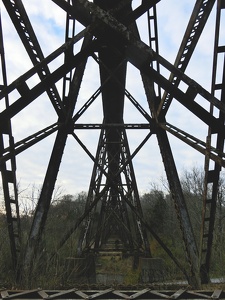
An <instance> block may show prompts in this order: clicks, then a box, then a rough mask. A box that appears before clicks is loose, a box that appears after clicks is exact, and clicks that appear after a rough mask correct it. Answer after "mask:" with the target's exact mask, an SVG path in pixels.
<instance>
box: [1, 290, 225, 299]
mask: <svg viewBox="0 0 225 300" xmlns="http://www.w3.org/2000/svg"><path fill="white" fill-rule="evenodd" d="M0 294H1V297H0V299H1V300H3V299H15V300H19V299H32V300H39V299H65V300H67V299H68V300H69V299H80V300H82V299H84V300H87V299H102V300H109V299H118V300H120V299H122V300H123V299H137V300H140V299H157V300H165V299H168V300H169V299H180V300H186V299H187V300H189V299H190V300H191V299H221V300H222V299H225V291H223V290H211V291H207V290H199V291H191V290H190V291H189V290H186V289H179V290H152V289H150V288H145V289H140V290H133V289H130V290H129V289H124V290H119V289H113V288H109V289H102V290H98V289H92V288H91V289H88V290H87V289H82V290H80V289H77V288H72V289H69V290H43V289H36V290H26V291H10V290H3V291H1V292H0Z"/></svg>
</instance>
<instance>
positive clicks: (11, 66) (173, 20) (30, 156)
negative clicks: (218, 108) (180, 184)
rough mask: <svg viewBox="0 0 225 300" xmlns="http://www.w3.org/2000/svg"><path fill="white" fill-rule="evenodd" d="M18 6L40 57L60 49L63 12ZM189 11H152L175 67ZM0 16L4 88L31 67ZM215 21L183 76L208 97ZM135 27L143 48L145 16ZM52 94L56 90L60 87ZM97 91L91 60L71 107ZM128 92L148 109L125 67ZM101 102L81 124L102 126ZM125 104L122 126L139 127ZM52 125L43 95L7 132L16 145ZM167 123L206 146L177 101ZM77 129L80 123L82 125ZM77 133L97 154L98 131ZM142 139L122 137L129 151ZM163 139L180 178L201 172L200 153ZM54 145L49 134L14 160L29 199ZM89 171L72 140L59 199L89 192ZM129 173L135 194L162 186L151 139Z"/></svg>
mask: <svg viewBox="0 0 225 300" xmlns="http://www.w3.org/2000/svg"><path fill="white" fill-rule="evenodd" d="M139 2H140V1H135V0H133V3H134V5H138V4H139ZM23 3H24V6H25V8H26V9H27V12H28V15H29V17H30V20H31V21H32V25H33V27H34V29H35V32H36V34H37V37H38V40H39V42H40V45H41V47H42V50H43V52H44V55H45V56H46V55H48V54H50V53H51V52H52V51H54V50H55V49H56V48H57V47H59V46H60V45H61V44H62V43H63V42H64V26H65V13H64V12H63V11H62V10H61V9H60V8H58V7H57V5H55V4H54V3H53V2H52V1H50V0H32V1H31V0H24V1H23ZM194 4H195V1H194V0H182V1H180V0H161V1H160V2H159V4H158V5H157V14H158V29H159V49H160V54H161V55H162V56H163V57H165V58H166V59H167V60H169V61H170V62H171V63H173V62H174V60H175V57H176V53H177V51H178V49H179V46H180V43H181V40H182V37H183V34H184V32H185V29H186V26H187V23H188V20H189V18H190V15H191V12H192V10H193V7H194ZM1 13H2V23H3V30H4V41H5V54H6V63H7V76H8V83H11V82H12V81H13V80H15V79H16V78H17V77H18V76H20V75H21V74H23V73H24V72H25V71H27V70H28V69H29V68H31V66H32V65H31V63H30V61H29V58H28V57H27V54H26V52H25V50H24V49H23V46H22V44H21V42H20V41H19V39H18V37H17V34H16V31H15V29H14V28H13V26H12V24H11V22H10V20H9V18H8V16H7V14H6V12H5V9H4V7H2V9H1ZM214 20H215V10H214V11H213V12H212V15H211V17H210V18H209V20H208V23H207V25H206V28H205V30H204V32H203V35H202V37H201V39H200V41H199V44H198V46H197V48H196V51H195V53H194V55H193V58H192V60H191V62H190V64H189V66H188V68H187V72H186V74H187V75H188V76H190V77H191V78H193V79H194V80H196V81H197V82H198V83H200V84H201V85H202V86H203V87H204V88H205V89H207V90H208V91H210V85H211V70H212V51H213V46H212V45H213V38H214V26H215V24H214V23H215V21H214ZM138 26H139V30H140V32H141V37H142V38H143V40H144V41H145V40H146V28H147V22H146V16H144V17H142V18H141V19H140V20H139V21H138ZM79 30H81V27H80V26H78V27H77V31H79ZM55 67H57V62H55V63H53V64H52V65H51V68H52V70H53V69H54V68H55ZM35 82H36V79H35V78H32V80H30V82H29V84H30V85H32V84H34V83H35ZM58 87H59V88H60V83H59V84H58ZM98 87H99V75H98V66H97V65H96V64H95V63H94V62H93V60H89V61H88V66H87V68H86V73H85V77H84V80H83V86H82V88H81V91H80V94H79V99H78V100H79V101H78V106H77V108H79V107H80V106H81V105H82V103H84V101H86V100H87V99H88V98H89V97H90V96H91V95H92V93H93V92H94V91H95V90H96V89H97V88H98ZM127 89H128V91H129V92H130V93H131V94H132V95H133V96H134V97H135V99H136V100H137V101H139V103H140V104H141V105H142V106H143V107H144V108H145V109H146V110H147V103H146V100H145V94H144V90H143V86H142V82H141V78H140V75H139V72H138V71H137V70H136V69H135V68H134V67H133V66H131V65H129V66H128V77H127ZM14 99H16V95H12V100H11V101H14ZM100 103H101V99H100V98H98V99H97V100H96V102H95V103H94V105H93V106H92V107H91V108H90V110H89V111H88V112H87V113H86V114H85V115H84V118H83V121H84V122H96V123H100V122H101V121H102V113H101V107H100ZM125 103H126V104H125V115H124V119H125V122H128V123H129V122H130V123H136V122H138V121H139V120H140V121H141V120H142V118H140V116H139V114H138V113H137V112H136V110H135V109H133V108H132V106H131V104H130V103H129V101H127V100H126V101H125ZM56 120H57V117H56V114H55V112H54V110H53V109H52V107H51V105H50V103H49V100H48V99H47V97H46V95H42V96H41V97H39V98H38V99H37V100H35V101H34V102H33V103H32V104H31V105H30V106H29V107H27V108H26V109H24V111H22V112H21V113H19V114H18V115H17V116H15V117H14V118H13V120H12V125H13V134H14V138H15V141H18V140H20V139H22V138H24V137H26V136H28V135H29V134H32V133H33V132H35V131H37V130H39V129H41V128H43V127H45V126H48V125H50V124H51V123H53V122H55V121H56ZM87 120H88V121H87ZM167 121H168V122H170V123H172V124H173V125H175V126H176V127H178V128H181V129H183V130H185V131H187V132H189V133H190V134H193V135H195V136H196V137H198V138H200V139H202V140H205V137H206V134H207V126H206V125H204V124H203V123H202V122H201V121H199V120H198V119H197V118H196V117H194V116H193V115H192V114H191V113H190V112H188V111H187V110H186V109H184V108H183V107H182V106H181V105H180V104H179V103H178V102H177V101H175V100H174V101H173V103H172V105H171V107H170V110H169V112H168V115H167ZM80 122H82V120H81V121H80ZM78 134H79V136H80V138H81V139H82V141H83V142H84V143H86V144H87V146H88V148H89V149H90V151H91V152H92V154H93V155H95V151H96V147H97V141H98V134H99V132H94V131H91V132H90V131H82V132H79V133H78ZM146 134H147V132H140V131H138V132H131V131H129V132H128V138H129V140H130V148H131V152H132V151H133V150H134V149H135V148H136V147H137V146H138V144H139V143H140V142H141V140H142V138H143V137H144V136H145V135H146ZM169 138H170V141H171V146H172V149H173V152H174V158H175V161H176V163H177V167H178V171H179V172H181V173H182V171H183V170H184V169H189V168H192V167H193V166H196V165H198V166H199V167H203V164H204V157H203V156H202V155H201V154H200V153H198V152H196V151H195V150H193V149H191V148H190V147H188V146H187V145H185V144H184V143H182V142H181V141H179V140H177V139H176V138H174V137H171V136H170V135H169ZM53 142H54V135H53V136H50V137H49V138H47V139H46V140H44V141H42V142H40V143H39V144H37V145H35V146H33V147H31V148H30V149H29V150H27V151H26V152H24V153H22V154H19V155H18V156H17V170H18V172H17V179H18V182H19V186H20V189H21V190H26V193H29V191H30V189H31V187H32V186H33V185H35V186H37V187H39V186H40V185H41V183H42V181H43V178H44V175H45V172H46V168H47V164H48V160H49V156H50V153H51V147H52V145H53ZM92 166H93V163H92V161H91V160H90V158H89V157H88V156H87V154H85V153H84V151H83V150H82V149H81V148H80V146H79V145H77V144H76V142H75V141H74V139H73V138H72V137H69V138H68V142H67V145H66V149H65V152H64V157H63V160H62V165H61V169H60V172H59V177H58V181H57V186H59V187H60V188H61V189H62V191H63V193H70V194H76V193H79V192H81V191H87V190H88V187H89V181H90V176H91V171H92ZM134 167H135V174H136V178H137V183H138V187H139V190H140V193H141V194H142V193H144V192H147V191H149V190H150V188H151V182H155V183H156V184H160V182H161V179H162V177H164V178H165V174H164V168H163V164H162V159H161V156H160V153H159V149H158V145H157V141H156V138H155V137H152V138H151V139H150V140H149V141H148V142H147V144H146V145H145V146H144V148H143V149H142V150H141V151H140V152H139V153H138V155H137V156H136V157H135V159H134Z"/></svg>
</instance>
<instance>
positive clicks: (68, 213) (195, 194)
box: [0, 168, 225, 288]
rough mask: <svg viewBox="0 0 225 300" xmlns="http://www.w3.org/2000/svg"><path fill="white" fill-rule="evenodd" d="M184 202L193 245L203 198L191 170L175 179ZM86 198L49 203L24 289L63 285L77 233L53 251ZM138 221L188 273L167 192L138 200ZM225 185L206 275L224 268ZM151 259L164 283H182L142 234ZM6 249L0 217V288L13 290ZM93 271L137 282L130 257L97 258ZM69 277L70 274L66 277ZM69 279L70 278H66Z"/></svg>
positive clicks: (26, 220)
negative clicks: (160, 266) (159, 265)
mask: <svg viewBox="0 0 225 300" xmlns="http://www.w3.org/2000/svg"><path fill="white" fill-rule="evenodd" d="M181 183H182V186H183V192H184V197H185V202H186V203H185V204H186V206H187V209H188V213H189V216H190V219H191V224H192V226H193V231H194V234H195V238H196V243H197V245H198V244H199V235H200V225H201V213H202V212H201V211H202V193H203V173H202V171H201V170H198V169H197V168H194V169H193V170H191V171H186V172H184V174H183V176H182V180H181ZM86 197H87V194H86V193H80V194H78V195H76V196H73V195H64V196H61V197H59V198H58V199H55V200H54V201H53V203H52V205H51V207H50V210H49V213H48V218H47V223H46V226H45V229H44V234H43V237H42V244H41V247H40V250H39V251H38V253H39V255H38V256H37V257H36V259H35V261H34V271H33V274H32V280H33V281H31V282H30V287H37V286H41V287H43V288H61V287H62V286H65V284H66V283H67V279H66V277H67V276H68V260H69V259H72V258H74V257H76V251H77V244H78V238H79V231H78V230H76V231H75V232H73V233H72V234H71V236H70V238H69V239H68V240H67V241H66V242H65V243H64V244H63V247H59V243H60V242H61V239H62V237H63V236H65V233H67V232H68V231H69V230H70V228H72V227H73V226H74V224H75V223H76V221H77V220H78V219H79V217H80V216H81V215H82V213H83V211H84V208H85V203H86ZM141 204H142V208H143V215H144V220H145V221H146V223H147V224H148V225H149V226H150V228H151V229H152V230H153V231H154V232H155V234H157V235H158V236H159V237H160V239H161V240H162V241H163V242H164V244H166V246H167V248H168V249H169V250H170V251H171V252H172V253H173V255H174V256H175V257H176V259H177V260H179V261H180V262H181V263H182V265H183V266H184V267H185V268H186V269H189V264H188V260H187V255H186V251H185V246H184V242H183V239H182V232H181V230H180V223H179V217H178V216H177V211H176V207H175V205H174V201H173V199H172V197H171V194H170V193H169V191H164V190H163V189H159V188H156V187H154V188H153V189H152V190H150V191H149V193H145V194H144V195H142V197H141ZM32 217H33V211H32V210H31V209H28V207H27V206H26V207H25V209H24V211H23V212H22V214H21V229H22V248H23V249H24V248H25V246H26V242H27V238H28V235H29V230H30V227H31V223H32ZM224 222H225V182H224V180H223V179H221V181H220V185H219V197H218V207H217V212H216V219H215V230H214V244H213V251H212V253H213V255H212V262H211V276H215V277H222V276H224V270H223V266H224V264H225V252H224V244H225V223H224ZM148 236H149V241H150V250H151V254H152V256H153V257H155V258H161V259H163V261H164V262H165V268H166V274H167V276H166V278H165V280H169V281H171V280H173V279H184V275H183V274H182V273H181V271H180V270H179V268H178V267H177V266H176V265H175V263H174V261H173V260H172V259H171V258H170V257H169V256H168V254H167V253H166V251H165V250H164V249H163V248H162V247H161V246H160V245H159V243H158V242H157V241H156V239H155V238H153V236H152V235H151V234H150V233H148ZM9 249H10V246H9V238H8V229H7V224H6V219H5V215H4V214H3V213H1V214H0V252H1V257H0V269H1V274H0V287H3V286H5V287H14V286H15V280H14V279H15V276H14V274H13V268H12V263H11V256H10V250H9ZM97 265H98V268H97V272H103V273H104V272H108V273H110V272H111V273H114V274H124V282H125V284H127V285H129V284H135V283H137V282H138V279H139V276H140V270H138V269H137V270H133V264H132V260H131V259H130V258H127V259H121V258H119V257H118V258H117V259H115V257H114V258H111V257H105V258H99V260H98V262H97ZM71 274H72V273H71ZM71 280H72V279H71Z"/></svg>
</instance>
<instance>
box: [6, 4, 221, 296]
mask: <svg viewBox="0 0 225 300" xmlns="http://www.w3.org/2000/svg"><path fill="white" fill-rule="evenodd" d="M46 1H47V0H46ZM48 1H49V3H51V4H52V5H55V7H57V8H58V9H60V10H61V11H62V12H64V13H65V41H64V43H63V44H62V45H61V46H60V47H59V48H58V49H56V50H55V51H54V52H52V53H50V54H49V55H48V56H46V57H45V56H44V54H43V50H42V48H41V45H40V44H39V42H38V39H37V36H36V33H35V30H34V28H33V26H32V22H31V21H30V19H29V15H28V14H27V11H26V9H25V7H24V5H23V2H22V0H16V1H15V0H9V1H8V0H3V4H4V7H5V9H6V12H7V14H8V15H9V17H10V19H11V21H12V24H13V25H14V27H15V29H16V31H17V34H18V37H19V38H20V40H21V41H22V44H23V46H24V48H25V51H26V52H27V54H28V57H29V58H30V61H31V63H32V65H33V67H32V68H31V69H30V70H29V71H27V72H26V73H24V74H22V75H21V76H20V77H19V78H18V79H17V80H16V81H14V82H12V83H11V84H9V85H7V81H6V67H5V59H4V47H3V39H2V35H1V53H0V54H1V62H2V78H3V82H2V83H1V86H0V88H1V90H0V97H1V99H4V101H5V105H4V107H3V109H2V111H1V113H0V121H1V132H0V133H1V135H2V136H3V137H2V139H1V145H0V146H1V150H0V151H1V158H0V163H1V172H2V178H3V181H2V182H3V188H4V196H5V203H6V215H7V221H8V224H9V236H10V241H11V252H12V257H13V261H14V266H15V268H16V267H17V266H18V261H17V260H18V255H17V252H18V250H19V236H20V229H19V210H18V195H17V194H18V193H17V187H16V172H15V171H16V164H15V157H16V155H17V154H19V153H21V152H23V151H25V150H27V149H29V148H31V146H33V145H35V144H37V143H38V142H40V141H42V140H45V139H46V138H47V137H49V136H51V135H53V134H55V140H54V144H53V147H52V151H51V154H50V159H49V163H48V165H47V170H46V174H45V177H44V181H43V185H42V190H41V193H40V196H39V199H38V203H37V207H36V210H35V213H34V217H33V223H32V226H31V229H30V233H29V237H28V241H27V247H26V250H25V253H23V260H22V261H21V262H20V263H21V264H22V267H23V270H24V272H26V271H27V272H28V271H30V270H31V267H32V262H33V259H34V257H35V254H36V252H37V251H39V246H40V241H41V237H42V233H43V230H44V228H45V223H46V220H47V215H48V210H49V207H50V204H51V199H52V195H53V190H54V187H55V184H56V180H57V176H58V172H59V169H60V166H61V162H62V160H63V153H64V150H65V149H66V143H67V142H68V140H69V138H73V139H74V141H76V142H77V143H78V144H79V145H80V146H81V147H82V148H83V150H84V151H85V152H86V154H87V155H88V156H89V158H91V160H92V161H93V171H92V176H91V182H90V186H89V192H88V197H87V202H86V208H85V211H84V213H83V215H82V216H80V218H79V219H78V220H76V222H75V224H74V226H73V227H72V228H70V230H69V231H68V232H67V233H65V235H64V236H63V237H62V240H61V242H60V243H59V247H62V246H63V245H64V243H65V242H66V240H67V239H68V238H69V237H70V236H71V234H72V233H73V232H74V231H75V230H76V229H77V228H78V227H82V230H81V235H80V240H79V251H78V252H79V254H81V255H83V254H84V253H85V252H89V251H94V252H98V251H100V250H101V251H103V250H105V245H106V244H107V242H108V241H109V240H110V239H111V238H112V237H113V238H114V239H115V241H116V242H117V244H116V245H115V244H114V246H115V247H117V248H118V247H121V249H122V250H124V251H127V252H129V253H130V255H131V254H132V255H133V254H134V253H137V252H138V253H139V254H140V255H145V256H148V257H150V256H151V253H150V249H149V242H148V239H147V231H149V232H150V234H151V235H152V236H153V237H154V238H155V239H156V240H157V241H158V242H159V244H160V245H161V246H162V247H163V249H164V250H165V251H166V252H167V253H168V255H170V257H171V258H172V259H173V260H174V262H175V263H176V265H177V266H179V267H180V269H181V270H182V272H183V273H184V275H185V276H186V277H187V278H188V280H189V282H190V283H191V284H193V285H194V286H196V287H197V286H199V285H200V277H202V280H203V281H207V280H208V275H209V267H210V257H211V249H212V242H213V229H214V219H215V212H216V202H217V191H218V182H219V175H220V171H221V168H222V167H224V166H225V159H224V132H225V125H224V113H225V106H224V77H225V75H224V74H225V73H224V53H225V50H224V44H220V43H219V37H220V30H221V29H220V28H223V27H224V26H223V25H224V24H223V25H221V24H222V23H223V21H222V20H221V12H222V11H223V10H224V7H225V4H224V0H223V1H222V0H218V1H213V0H209V1H207V0H197V1H196V3H195V5H194V8H193V12H192V14H191V17H190V20H189V23H188V26H187V29H186V32H185V34H184V38H183V40H182V42H181V46H180V48H179V51H178V54H177V57H176V60H175V63H174V64H171V63H170V62H169V61H167V60H166V59H165V58H164V57H162V56H161V55H160V54H159V43H158V23H157V13H156V11H157V5H158V3H159V2H160V1H159V0H145V1H144V0H143V1H137V2H138V3H136V2H135V1H134V0H133V1H131V0H123V1H117V0H114V1H110V0H104V1H103V0H94V1H87V0H48ZM134 2H135V5H136V6H135V5H133V4H134ZM214 3H216V4H217V17H216V32H215V50H214V69H213V77H212V91H210V92H208V91H207V90H206V89H204V88H203V87H202V86H201V85H199V84H198V83H197V82H195V81H194V80H192V79H191V78H190V77H189V76H187V75H186V74H185V71H186V68H187V66H188V64H189V61H190V60H191V56H192V54H193V53H194V50H195V48H196V45H197V43H198V41H199V38H200V36H201V34H202V32H203V29H204V26H205V24H206V22H207V20H208V18H209V15H210V13H211V11H212V8H213V5H214ZM160 4H161V3H160ZM49 13H51V12H49ZM143 15H146V28H147V29H148V30H147V31H148V43H147V44H146V43H144V42H143V41H142V40H141V36H140V32H139V28H138V22H136V21H137V20H138V19H139V18H140V17H142V16H143ZM218 57H223V64H222V70H221V69H220V70H219V71H218V68H219V67H220V66H219V65H218ZM90 60H92V61H94V62H95V63H96V65H97V67H98V75H99V76H98V77H99V81H98V82H99V86H98V87H97V88H96V90H95V92H94V93H93V94H92V95H91V96H88V97H89V98H88V99H87V96H86V99H85V101H83V102H82V103H81V104H80V103H79V101H80V98H79V93H80V92H81V89H82V85H83V82H84V76H85V74H86V72H88V68H89V65H88V62H89V61H90ZM55 61H57V64H56V65H57V66H56V67H55V68H53V71H51V70H52V68H51V67H52V64H54V63H55ZM219 61H220V62H221V59H220V60H219ZM128 64H131V65H133V67H135V68H136V69H137V70H138V72H139V73H140V77H141V79H142V81H143V87H144V92H145V95H146V98H145V100H146V105H145V108H144V107H143V106H142V105H141V102H140V101H138V100H136V99H135V98H134V96H133V95H132V94H131V93H130V91H128V89H127V88H126V79H127V72H128V71H129V69H128V68H127V66H128ZM161 70H164V71H166V72H167V73H168V74H170V76H169V79H167V77H166V76H165V75H164V72H161ZM218 73H219V74H222V81H218V80H217V74H218ZM33 78H35V80H34V81H33V82H34V83H33V85H32V84H30V82H32V80H33ZM220 78H221V77H220ZM184 87H185V88H184ZM59 89H61V92H59V91H58V90H59ZM43 93H45V97H47V99H49V103H50V105H51V108H52V110H53V112H54V116H55V118H56V119H54V122H52V123H50V124H48V125H43V126H40V128H39V129H38V130H37V131H36V132H33V133H32V134H30V135H28V136H26V137H25V138H23V139H21V140H17V139H16V138H15V137H14V138H15V141H14V138H13V132H12V129H11V121H12V120H13V119H14V117H16V116H17V115H20V113H21V112H23V111H24V110H25V109H26V108H27V107H29V106H30V105H31V103H33V102H35V101H37V99H39V96H40V95H42V94H43ZM60 94H61V95H60ZM15 95H17V96H16V98H15ZM99 97H101V112H99V114H100V113H101V116H102V120H103V121H102V120H101V122H99V123H93V122H89V120H88V119H86V120H85V113H86V112H87V111H88V110H89V109H90V107H92V105H93V104H94V103H95V102H96V99H97V98H99ZM8 99H12V100H11V101H9V100H8ZM174 100H176V101H178V102H179V103H180V104H181V105H182V106H183V107H184V108H185V109H186V110H187V111H188V113H190V114H192V115H193V116H194V117H196V118H197V119H198V120H199V121H200V122H201V123H203V124H204V125H205V127H206V128H207V129H208V128H209V133H208V138H207V141H206V139H202V140H201V139H199V138H198V137H197V136H194V135H193V134H190V133H189V132H186V131H184V130H183V129H181V128H179V124H170V123H169V122H168V121H167V116H168V115H167V112H169V111H170V107H171V106H172V103H173V101H174ZM126 101H129V103H131V104H132V105H133V107H134V108H135V110H136V111H137V112H138V114H140V115H141V117H142V119H143V120H144V121H143V122H142V123H140V122H138V121H136V120H133V121H134V122H133V123H126V118H125V102H126ZM207 105H208V106H210V111H209V110H207V109H206V106H207ZM146 107H147V109H146ZM214 111H217V112H219V113H218V115H217V114H215V113H214ZM80 119H82V122H80V123H79V121H80ZM40 125H42V124H41V122H40ZM133 129H135V130H136V131H138V130H142V129H143V130H145V132H147V133H146V136H145V138H144V139H143V140H142V141H141V142H140V144H139V145H138V146H137V148H136V149H135V150H134V151H133V152H132V151H130V149H131V147H130V144H129V142H128V141H129V139H128V130H133ZM79 130H90V131H91V130H92V132H93V130H95V131H98V132H100V135H99V139H98V143H96V144H97V145H96V146H97V151H96V154H94V155H93V154H92V153H91V151H90V149H88V147H87V146H86V145H85V143H84V142H82V139H80V137H79V134H78V132H79ZM168 134H172V135H173V136H174V137H176V138H177V139H179V140H181V141H182V142H184V143H185V144H187V145H188V146H190V147H192V148H193V149H195V150H196V151H198V152H200V153H201V154H203V156H205V160H206V167H205V169H206V177H205V199H204V201H203V202H204V203H203V204H204V205H203V219H202V235H201V243H200V248H199V247H198V243H197V241H196V240H195V236H194V234H193V230H192V224H191V222H190V218H189V214H188V211H187V207H186V203H185V199H184V195H183V191H182V188H181V184H180V180H179V176H178V172H177V168H176V164H175V160H174V157H173V152H172V149H171V145H170V141H169V138H168ZM152 136H155V137H156V140H157V142H158V146H159V152H160V154H161V156H162V161H163V164H164V168H165V172H166V176H167V179H168V184H169V187H170V191H171V194H172V196H173V199H174V202H175V207H176V211H177V216H178V219H179V222H180V228H181V231H182V236H183V240H184V243H185V248H186V253H187V258H188V261H189V262H190V270H189V269H188V270H185V269H184V266H183V264H182V263H181V262H179V261H177V259H176V257H175V255H173V253H172V252H171V251H170V250H169V249H168V247H167V246H166V245H165V243H164V242H163V241H162V240H161V239H160V238H159V237H158V236H157V234H156V233H155V232H154V231H153V230H152V228H151V227H150V226H149V224H148V220H144V219H143V213H142V208H141V203H140V199H139V193H138V187H137V183H136V176H135V171H134V166H133V158H134V157H135V156H136V154H137V153H138V152H139V150H140V149H141V148H142V147H143V146H145V143H146V142H147V141H149V140H151V137H152ZM212 136H215V138H214V137H213V140H216V142H215V143H214V144H213V143H212V142H211V140H212ZM7 139H8V140H9V142H7V143H6V140H7ZM71 155H72V154H71ZM74 155H76V153H75V154H74ZM9 166H10V167H9ZM211 166H213V167H212V169H211ZM74 170H76V168H74ZM76 171H77V170H76ZM75 184H76V183H74V185H75ZM199 230H200V229H199ZM118 245H119V246H118ZM121 245H122V246H121ZM114 250H115V249H114ZM200 270H201V275H202V276H200ZM41 293H42V294H44V295H46V293H45V292H43V291H42V292H40V293H39V294H40V295H41ZM144 293H145V292H143V294H144ZM114 294H115V293H114ZM182 294H183V292H180V293H178V294H176V293H175V294H174V295H171V297H175V298H176V296H177V295H178V296H177V297H180V296H181V295H182ZM135 295H136V296H137V294H135ZM20 296H21V295H20ZM136 296H135V297H136ZM3 297H4V293H3ZM8 297H10V296H9V295H8ZM95 297H97V296H96V295H95ZM132 297H133V295H132ZM165 298H166V296H165Z"/></svg>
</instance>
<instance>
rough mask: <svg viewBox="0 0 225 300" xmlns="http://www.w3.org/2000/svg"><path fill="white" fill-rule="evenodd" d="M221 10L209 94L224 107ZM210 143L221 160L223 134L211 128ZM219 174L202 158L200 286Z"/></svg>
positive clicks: (220, 5) (205, 277) (223, 6)
mask: <svg viewBox="0 0 225 300" xmlns="http://www.w3.org/2000/svg"><path fill="white" fill-rule="evenodd" d="M222 10H225V1H224V0H218V1H217V15H216V29H215V46H214V60H213V73H212V74H213V75H212V88H211V92H212V95H213V96H216V97H217V98H218V99H219V100H220V101H221V102H222V103H224V104H225V44H224V43H223V44H221V41H222V39H220V36H221V34H222V33H221V31H222V30H223V29H224V28H223V27H222V26H223V25H222V22H221V13H222ZM219 59H220V60H219ZM221 75H222V76H221ZM210 113H211V114H212V115H214V113H215V112H214V110H213V105H211V106H210ZM218 118H219V120H220V122H221V124H224V123H225V117H224V114H223V113H221V112H220V113H219V116H218ZM213 141H215V143H216V144H215V146H216V149H217V150H218V156H219V157H221V154H220V153H222V152H223V151H224V135H223V134H222V133H221V132H215V131H213V130H212V128H211V127H209V130H208V137H207V145H208V147H210V146H211V145H212V143H213ZM208 150H209V148H208ZM220 171H221V166H220V165H218V164H217V163H215V162H213V161H212V160H211V159H210V153H209V152H208V153H207V154H206V157H205V182H204V198H203V212H202V228H201V240H200V263H201V277H202V283H208V282H209V268H210V260H211V253H212V244H213V231H214V223H215V214H216V204H217V197H218V187H219V178H220Z"/></svg>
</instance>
